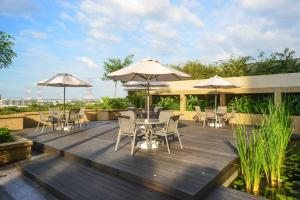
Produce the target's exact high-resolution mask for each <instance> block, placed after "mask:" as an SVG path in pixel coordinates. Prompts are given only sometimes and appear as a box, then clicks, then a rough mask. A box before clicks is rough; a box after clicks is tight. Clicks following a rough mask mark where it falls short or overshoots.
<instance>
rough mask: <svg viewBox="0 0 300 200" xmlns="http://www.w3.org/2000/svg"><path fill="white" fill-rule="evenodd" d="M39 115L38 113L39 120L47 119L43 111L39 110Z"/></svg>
mask: <svg viewBox="0 0 300 200" xmlns="http://www.w3.org/2000/svg"><path fill="white" fill-rule="evenodd" d="M39 115H40V120H41V121H46V120H47V118H46V116H45V113H44V112H43V111H39Z"/></svg>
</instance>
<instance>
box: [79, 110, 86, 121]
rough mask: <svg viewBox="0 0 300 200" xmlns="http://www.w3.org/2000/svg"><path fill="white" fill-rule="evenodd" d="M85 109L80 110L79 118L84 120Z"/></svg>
mask: <svg viewBox="0 0 300 200" xmlns="http://www.w3.org/2000/svg"><path fill="white" fill-rule="evenodd" d="M84 111H85V107H81V108H80V110H79V118H80V119H82V118H83V117H84V115H85V112H84Z"/></svg>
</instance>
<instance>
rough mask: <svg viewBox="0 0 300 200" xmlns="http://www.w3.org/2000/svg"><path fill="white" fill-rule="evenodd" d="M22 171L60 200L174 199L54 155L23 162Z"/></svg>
mask: <svg viewBox="0 0 300 200" xmlns="http://www.w3.org/2000/svg"><path fill="white" fill-rule="evenodd" d="M20 170H21V172H22V173H23V174H24V175H25V176H27V177H29V178H31V179H33V180H34V181H36V182H37V183H39V184H40V185H42V186H43V187H45V188H46V189H47V190H49V191H50V192H51V193H53V194H54V195H55V196H57V197H58V198H59V199H74V200H76V199H90V200H93V199H95V200H96V199H109V200H113V199H114V200H119V199H133V200H134V199H137V200H138V199H157V200H160V199H161V200H170V199H174V198H171V197H169V196H167V195H165V194H161V193H158V192H154V191H152V190H149V189H146V188H145V187H143V186H139V185H137V184H134V183H130V182H128V181H125V180H122V179H119V178H117V177H114V176H111V175H109V174H107V173H103V172H101V171H99V170H96V169H93V168H91V167H88V166H86V165H83V164H80V163H78V162H75V161H72V160H70V159H67V158H64V157H59V156H56V155H52V154H45V155H44V156H42V157H40V158H39V159H36V160H32V161H26V162H23V163H22V164H21V165H20Z"/></svg>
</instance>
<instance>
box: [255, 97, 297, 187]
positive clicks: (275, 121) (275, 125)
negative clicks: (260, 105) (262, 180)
mask: <svg viewBox="0 0 300 200" xmlns="http://www.w3.org/2000/svg"><path fill="white" fill-rule="evenodd" d="M287 108H288V105H287V103H285V102H284V103H282V105H278V106H275V105H274V104H272V103H269V106H268V112H269V114H268V115H264V117H263V120H262V124H261V127H260V129H259V132H260V134H261V135H262V136H263V137H264V142H265V148H264V150H265V158H264V162H263V170H264V173H265V175H266V178H267V179H268V182H269V183H270V184H271V185H272V186H274V185H277V184H278V183H279V182H280V176H281V171H282V166H283V163H284V160H285V154H286V150H287V146H288V143H289V141H290V137H291V135H292V133H293V128H292V126H291V125H292V120H291V117H290V115H289V112H288V109H287Z"/></svg>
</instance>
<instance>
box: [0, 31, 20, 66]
mask: <svg viewBox="0 0 300 200" xmlns="http://www.w3.org/2000/svg"><path fill="white" fill-rule="evenodd" d="M14 40H15V39H14V38H13V36H11V35H9V34H6V33H4V32H2V31H0V69H1V68H7V67H8V66H9V65H11V64H12V60H13V58H14V57H16V56H17V54H16V53H15V52H14V50H13V49H12V47H13V46H14V45H15V43H14Z"/></svg>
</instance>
